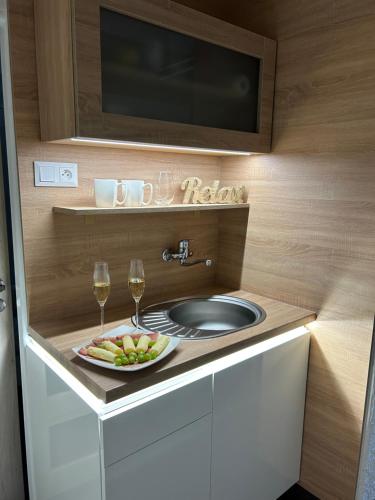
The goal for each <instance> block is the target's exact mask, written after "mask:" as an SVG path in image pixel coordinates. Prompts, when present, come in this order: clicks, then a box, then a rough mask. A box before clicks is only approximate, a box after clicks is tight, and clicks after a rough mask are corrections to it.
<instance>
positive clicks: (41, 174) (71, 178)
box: [34, 161, 78, 187]
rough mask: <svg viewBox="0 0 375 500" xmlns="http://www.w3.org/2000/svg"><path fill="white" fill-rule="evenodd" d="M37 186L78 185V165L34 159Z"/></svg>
mask: <svg viewBox="0 0 375 500" xmlns="http://www.w3.org/2000/svg"><path fill="white" fill-rule="evenodd" d="M34 179H35V186H44V187H46V186H47V187H78V165H77V164H76V163H55V162H49V161H34Z"/></svg>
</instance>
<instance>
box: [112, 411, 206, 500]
mask: <svg viewBox="0 0 375 500" xmlns="http://www.w3.org/2000/svg"><path fill="white" fill-rule="evenodd" d="M150 425H152V414H150ZM210 464H211V415H207V416H205V417H203V418H201V419H199V420H197V421H196V422H194V423H192V424H190V425H187V426H185V427H183V428H182V429H180V430H178V431H176V432H173V433H172V434H169V435H168V436H166V437H164V438H163V439H160V440H159V441H156V442H155V443H153V444H151V445H150V446H146V447H145V448H143V449H142V450H140V451H138V452H136V453H133V454H132V455H130V456H128V457H127V458H125V459H124V460H121V461H120V462H116V463H115V464H113V465H111V466H110V467H108V468H107V469H106V473H105V492H106V500H124V499H125V498H126V499H128V500H149V499H150V498H152V499H153V500H177V499H178V500H193V499H194V500H210Z"/></svg>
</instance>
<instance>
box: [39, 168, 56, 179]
mask: <svg viewBox="0 0 375 500" xmlns="http://www.w3.org/2000/svg"><path fill="white" fill-rule="evenodd" d="M39 178H40V179H39V180H40V181H41V182H55V169H54V168H53V167H51V166H47V167H43V166H41V167H40V169H39Z"/></svg>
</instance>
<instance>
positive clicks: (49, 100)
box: [35, 0, 76, 141]
mask: <svg viewBox="0 0 375 500" xmlns="http://www.w3.org/2000/svg"><path fill="white" fill-rule="evenodd" d="M35 19H36V20H37V21H38V22H36V24H35V44H36V54H37V59H36V60H37V74H38V88H39V112H40V117H41V119H40V127H41V138H42V140H43V141H52V140H55V139H60V138H61V137H72V136H75V135H76V126H75V120H76V114H75V95H74V93H75V91H74V75H73V51H72V42H73V39H72V19H71V1H70V0H54V1H53V2H51V1H50V0H35Z"/></svg>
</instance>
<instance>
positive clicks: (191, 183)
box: [181, 177, 245, 204]
mask: <svg viewBox="0 0 375 500" xmlns="http://www.w3.org/2000/svg"><path fill="white" fill-rule="evenodd" d="M181 189H182V190H183V191H185V196H184V200H183V203H193V204H196V203H244V199H243V198H244V195H245V186H238V187H236V186H224V187H222V188H219V181H213V183H212V185H211V186H204V187H202V179H200V178H199V177H188V178H187V179H185V180H184V181H182V184H181Z"/></svg>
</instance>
